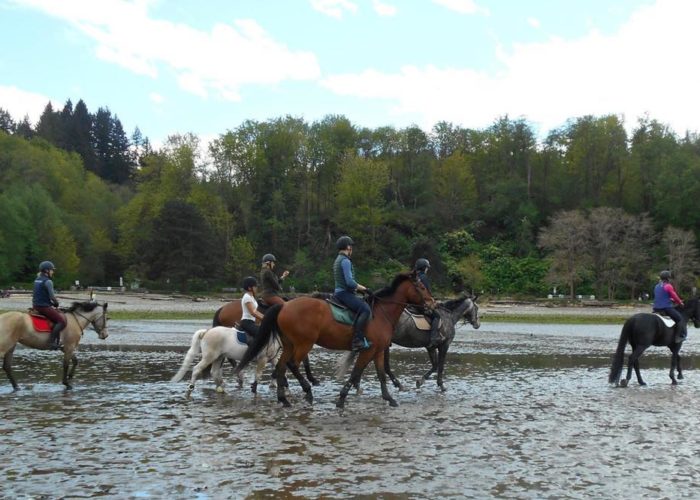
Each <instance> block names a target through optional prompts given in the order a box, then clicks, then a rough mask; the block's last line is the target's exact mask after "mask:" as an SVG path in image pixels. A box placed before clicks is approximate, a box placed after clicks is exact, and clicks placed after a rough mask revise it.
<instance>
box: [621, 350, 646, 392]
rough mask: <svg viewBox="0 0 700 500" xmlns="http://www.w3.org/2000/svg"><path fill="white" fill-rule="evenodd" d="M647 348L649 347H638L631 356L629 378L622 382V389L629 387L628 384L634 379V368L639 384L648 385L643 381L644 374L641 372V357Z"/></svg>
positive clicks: (628, 363)
mask: <svg viewBox="0 0 700 500" xmlns="http://www.w3.org/2000/svg"><path fill="white" fill-rule="evenodd" d="M646 348H647V346H643V345H638V346H636V347H635V348H634V350H633V351H632V354H630V357H629V359H628V360H627V377H625V379H624V380H621V381H620V386H621V387H627V384H629V381H630V379H631V378H632V369H633V368H634V372H635V374H636V375H637V382H638V383H639V385H646V383H645V382H644V380H642V374H641V373H640V372H639V357H640V356H641V355H642V353H643V352H644V351H645V350H646Z"/></svg>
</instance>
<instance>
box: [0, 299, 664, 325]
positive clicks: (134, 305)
mask: <svg viewBox="0 0 700 500" xmlns="http://www.w3.org/2000/svg"><path fill="white" fill-rule="evenodd" d="M57 296H58V298H59V301H60V302H61V305H62V306H67V305H69V304H70V303H72V302H73V301H85V300H89V299H90V294H89V292H87V291H84V292H66V293H59V294H57ZM235 298H237V297H235V296H225V295H221V296H211V297H203V296H183V295H165V294H156V293H128V292H106V291H102V292H97V293H96V299H97V300H98V301H100V302H103V301H104V302H107V303H108V304H109V309H108V310H109V316H110V317H111V318H113V319H119V320H168V319H172V320H187V319H211V318H213V316H214V313H215V312H216V310H217V309H219V308H220V307H222V306H224V305H226V303H228V302H229V301H231V300H234V299H235ZM477 303H478V304H479V314H480V316H481V318H482V322H486V323H488V322H522V323H602V324H609V323H620V322H623V321H624V320H625V319H626V318H628V317H630V316H632V315H633V314H636V313H639V312H651V306H650V304H648V303H645V302H640V303H639V304H622V303H621V304H615V303H610V302H595V301H586V302H582V303H581V304H580V305H576V306H573V305H559V304H557V303H556V302H552V301H546V300H543V301H538V302H535V301H533V302H522V301H507V300H503V299H499V300H493V301H491V302H486V301H485V302H483V303H481V302H478V301H477ZM30 304H31V296H30V294H29V293H28V292H27V293H13V294H12V296H11V297H7V298H2V299H0V313H2V312H7V311H26V310H27V309H28V308H29V306H30Z"/></svg>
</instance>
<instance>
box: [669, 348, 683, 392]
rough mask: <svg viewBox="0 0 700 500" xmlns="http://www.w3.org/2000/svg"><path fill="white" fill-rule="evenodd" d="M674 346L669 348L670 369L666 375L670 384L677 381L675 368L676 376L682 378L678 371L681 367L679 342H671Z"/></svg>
mask: <svg viewBox="0 0 700 500" xmlns="http://www.w3.org/2000/svg"><path fill="white" fill-rule="evenodd" d="M673 345H674V347H672V348H671V370H670V371H669V373H668V376H669V377H670V378H671V384H672V385H678V381H677V380H676V377H675V375H676V370H678V374H679V376H678V378H683V376H682V373H681V371H680V367H681V355H680V354H679V352H678V351H679V350H680V344H673Z"/></svg>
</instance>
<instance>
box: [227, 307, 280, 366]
mask: <svg viewBox="0 0 700 500" xmlns="http://www.w3.org/2000/svg"><path fill="white" fill-rule="evenodd" d="M282 306H284V304H275V305H274V306H272V307H271V308H269V309H268V310H267V312H266V313H265V316H264V317H263V320H262V323H260V328H259V329H258V334H257V335H256V336H255V339H254V340H253V344H252V345H250V347H248V349H247V350H246V352H245V354H244V355H243V359H241V362H240V363H238V366H237V367H236V370H235V372H236V373H239V372H241V371H243V369H244V368H245V367H246V366H248V363H250V362H251V361H252V360H254V359H255V358H257V357H258V354H260V352H261V351H262V350H263V349H264V348H265V347H267V344H268V343H269V342H270V337H272V335H273V334H274V335H278V334H277V316H279V314H280V311H281V310H282Z"/></svg>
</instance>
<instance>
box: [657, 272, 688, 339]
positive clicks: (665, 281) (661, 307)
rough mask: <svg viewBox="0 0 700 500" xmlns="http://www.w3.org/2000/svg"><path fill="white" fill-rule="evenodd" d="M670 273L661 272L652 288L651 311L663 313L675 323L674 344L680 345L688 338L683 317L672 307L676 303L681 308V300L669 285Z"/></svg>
mask: <svg viewBox="0 0 700 500" xmlns="http://www.w3.org/2000/svg"><path fill="white" fill-rule="evenodd" d="M670 280H671V271H661V272H660V273H659V282H658V283H657V284H656V286H655V287H654V304H653V306H652V307H653V311H654V312H658V313H664V314H666V315H668V316H669V317H670V318H673V320H674V321H675V322H676V339H675V340H676V343H681V342H683V341H684V340H685V338H686V337H687V336H688V330H687V327H686V324H685V318H683V315H682V314H681V313H680V312H679V311H678V309H676V308H675V307H673V304H674V303H676V304H678V305H680V306H681V307H682V306H683V299H681V298H680V297H679V296H678V294H677V293H676V290H675V289H674V288H673V285H672V284H671V283H670Z"/></svg>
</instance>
